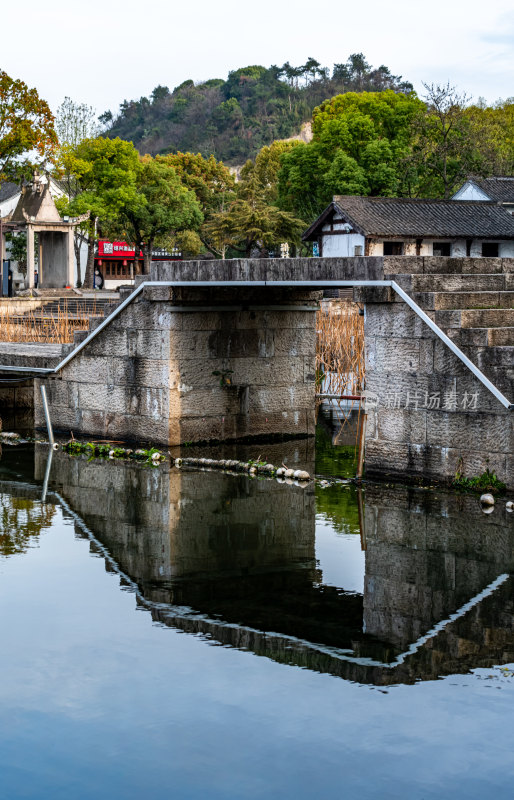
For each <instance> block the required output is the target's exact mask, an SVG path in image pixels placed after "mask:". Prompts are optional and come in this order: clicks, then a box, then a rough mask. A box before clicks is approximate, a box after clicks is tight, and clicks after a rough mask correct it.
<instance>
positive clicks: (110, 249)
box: [98, 239, 143, 259]
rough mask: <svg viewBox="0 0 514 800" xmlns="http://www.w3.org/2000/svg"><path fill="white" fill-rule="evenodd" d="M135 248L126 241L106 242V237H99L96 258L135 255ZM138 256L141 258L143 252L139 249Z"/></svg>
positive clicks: (132, 256) (131, 256)
mask: <svg viewBox="0 0 514 800" xmlns="http://www.w3.org/2000/svg"><path fill="white" fill-rule="evenodd" d="M135 252H136V251H135V248H134V247H133V245H130V244H127V243H126V242H108V241H107V239H100V240H99V242H98V258H108V259H109V258H127V259H131V258H134V256H135ZM139 258H143V253H142V252H141V250H140V251H139Z"/></svg>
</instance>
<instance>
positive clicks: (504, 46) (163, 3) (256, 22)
mask: <svg viewBox="0 0 514 800" xmlns="http://www.w3.org/2000/svg"><path fill="white" fill-rule="evenodd" d="M512 5H513V4H512V0H488V2H486V3H483V2H479V0H466V2H463V0H431V2H428V3H427V2H422V3H416V2H415V0H414V1H413V0H392V2H388V3H386V2H384V0H367V2H352V3H341V2H339V3H338V2H332V3H322V4H320V3H315V2H312V0H309V2H307V1H306V0H260V2H259V3H252V4H251V6H250V5H248V6H246V5H245V4H244V3H242V2H241V1H240V0H218V2H212V0H210V2H207V0H195V1H194V2H182V3H181V4H180V5H177V4H176V3H172V2H169V0H146V2H144V1H143V2H142V1H141V0H137V2H135V0H87V3H83V4H79V3H73V2H70V0H66V2H65V0H46V2H41V0H37V2H36V0H25V2H24V3H23V4H22V5H20V4H18V3H2V13H1V20H2V30H3V35H2V44H1V47H0V65H1V68H2V69H4V70H5V71H6V72H7V73H9V74H10V75H11V77H16V78H21V79H22V80H24V81H25V82H26V83H28V84H29V85H30V86H31V87H32V86H34V87H36V88H37V89H38V91H39V94H40V95H41V96H42V97H44V98H45V99H46V100H48V102H49V103H50V104H51V106H52V108H53V110H54V111H55V109H56V108H57V106H58V105H59V103H60V102H62V100H63V98H64V97H65V96H66V95H68V96H70V97H71V98H72V99H73V100H75V101H77V102H84V103H87V104H89V105H92V106H93V107H94V108H95V109H96V110H97V112H98V113H101V112H103V111H105V110H107V109H111V110H112V111H116V110H117V108H118V106H119V104H120V102H122V101H123V100H124V99H127V100H129V99H134V98H139V97H141V96H142V95H148V94H149V93H150V92H151V91H152V89H153V88H154V87H155V86H157V85H158V84H162V85H165V86H169V88H170V89H172V88H173V87H174V86H177V85H178V84H179V83H181V82H182V81H184V80H186V79H187V78H192V79H193V80H195V81H200V80H206V79H208V78H218V77H219V78H225V77H226V75H227V73H228V71H229V70H231V69H237V68H239V67H242V66H246V65H248V64H263V65H265V66H269V65H270V64H283V63H284V62H285V61H289V62H290V63H291V64H294V65H298V64H302V63H304V62H305V60H306V59H307V57H308V56H312V57H314V58H316V59H317V60H318V61H320V62H321V63H322V64H323V65H324V66H332V64H333V63H334V62H344V61H346V59H347V57H348V55H349V54H350V53H356V52H363V53H364V54H365V56H366V57H367V59H368V61H369V62H370V63H371V64H372V65H373V66H379V65H380V64H386V65H387V66H388V67H389V68H390V69H391V71H392V72H393V73H394V74H398V75H403V77H404V78H405V79H408V80H410V81H411V82H412V83H414V85H415V88H416V89H417V90H418V91H422V86H421V82H422V81H425V82H429V83H431V82H446V81H450V82H451V83H452V84H455V85H457V86H458V87H459V89H461V90H462V91H465V92H467V93H468V94H469V95H472V96H473V98H474V99H477V98H478V97H480V96H482V97H485V98H486V100H488V101H489V102H493V101H494V100H496V99H498V98H504V99H505V98H507V97H509V96H513V95H514V74H513V73H514V58H513V56H514V53H513V50H514V10H513V8H512ZM20 15H22V17H23V19H21V18H20Z"/></svg>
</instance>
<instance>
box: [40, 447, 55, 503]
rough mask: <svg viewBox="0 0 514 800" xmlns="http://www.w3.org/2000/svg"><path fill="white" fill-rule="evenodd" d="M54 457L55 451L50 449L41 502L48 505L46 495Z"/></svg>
mask: <svg viewBox="0 0 514 800" xmlns="http://www.w3.org/2000/svg"><path fill="white" fill-rule="evenodd" d="M53 457H54V449H53V447H51V448H50V450H49V451H48V458H47V460H46V470H45V479H44V481H43V494H42V495H41V502H42V503H46V495H47V492H48V481H49V480H50V470H51V469H52V458H53Z"/></svg>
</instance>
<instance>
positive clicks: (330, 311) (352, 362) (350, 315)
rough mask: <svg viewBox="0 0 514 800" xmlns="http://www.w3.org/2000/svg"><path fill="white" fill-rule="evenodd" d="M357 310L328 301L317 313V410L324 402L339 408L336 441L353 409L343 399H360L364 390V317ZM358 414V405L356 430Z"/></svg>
mask: <svg viewBox="0 0 514 800" xmlns="http://www.w3.org/2000/svg"><path fill="white" fill-rule="evenodd" d="M359 311H360V308H359V306H358V305H357V304H356V303H353V302H351V301H349V300H330V301H328V302H327V303H325V304H324V305H323V306H322V307H321V308H320V310H319V311H318V312H317V318H316V331H317V337H316V411H319V408H320V407H321V404H322V403H323V402H324V401H325V402H326V401H328V402H329V403H330V405H332V406H336V407H337V408H338V409H339V417H340V420H341V426H340V429H339V432H338V434H337V436H336V441H337V439H338V437H339V435H340V434H341V433H342V431H343V428H344V426H345V424H346V422H347V421H348V419H349V417H350V414H351V409H352V407H353V403H348V402H347V400H345V399H344V398H345V396H346V397H348V395H349V396H353V397H360V395H361V393H362V392H363V390H364V387H365V366H364V364H365V362H364V317H363V316H361V315H360V314H359ZM324 395H325V396H326V395H332V397H331V398H327V397H324ZM360 411H361V406H360V403H359V419H358V425H357V427H358V430H360V427H359V426H360V421H361V420H360Z"/></svg>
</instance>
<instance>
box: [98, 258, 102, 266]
mask: <svg viewBox="0 0 514 800" xmlns="http://www.w3.org/2000/svg"><path fill="white" fill-rule="evenodd" d="M98 266H99V267H101V266H102V259H101V258H99V259H98Z"/></svg>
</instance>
